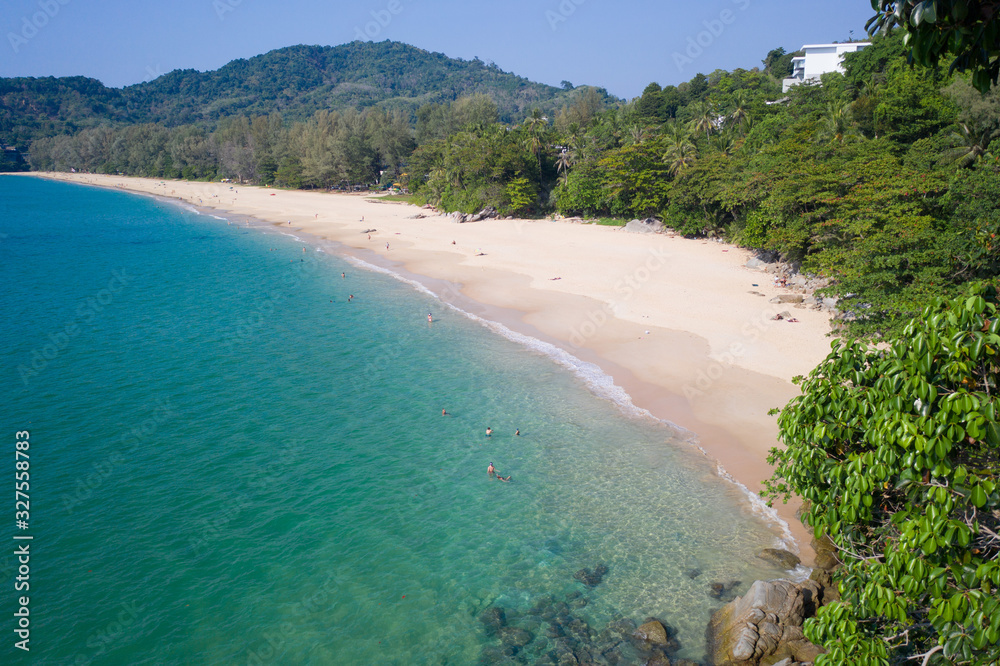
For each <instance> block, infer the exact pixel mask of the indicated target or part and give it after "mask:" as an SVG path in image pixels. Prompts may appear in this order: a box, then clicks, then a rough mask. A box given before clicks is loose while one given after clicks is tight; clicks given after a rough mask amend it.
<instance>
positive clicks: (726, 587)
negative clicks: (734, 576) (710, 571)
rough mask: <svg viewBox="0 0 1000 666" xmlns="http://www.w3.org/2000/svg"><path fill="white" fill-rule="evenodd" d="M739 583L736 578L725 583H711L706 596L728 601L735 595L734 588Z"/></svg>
mask: <svg viewBox="0 0 1000 666" xmlns="http://www.w3.org/2000/svg"><path fill="white" fill-rule="evenodd" d="M740 584H741V583H740V581H738V580H731V581H728V582H725V583H712V586H711V588H710V590H709V593H708V596H710V597H712V598H713V599H719V600H720V601H730V600H732V599H734V598H735V597H736V589H737V588H738V587H739V586H740Z"/></svg>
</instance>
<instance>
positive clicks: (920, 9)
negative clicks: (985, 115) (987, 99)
mask: <svg viewBox="0 0 1000 666" xmlns="http://www.w3.org/2000/svg"><path fill="white" fill-rule="evenodd" d="M872 9H874V10H876V12H877V13H876V14H875V16H873V17H872V18H871V19H870V20H869V21H868V29H869V31H870V32H871V33H872V34H875V33H876V32H883V33H887V32H889V31H891V30H892V29H893V28H894V27H897V26H899V27H901V28H902V29H903V30H904V31H905V32H906V38H907V46H908V47H909V50H910V58H911V59H912V60H913V62H916V63H919V64H921V65H925V66H930V67H933V66H935V65H937V63H938V60H939V59H941V58H943V57H953V58H954V59H953V60H952V61H951V66H950V69H951V70H958V71H960V72H966V71H968V72H972V81H973V83H974V84H975V86H976V87H977V88H978V89H979V90H980V91H981V92H986V91H987V90H989V89H990V84H993V85H996V83H997V79H998V77H1000V11H998V7H997V3H996V1H995V0H931V1H930V2H926V1H925V0H872Z"/></svg>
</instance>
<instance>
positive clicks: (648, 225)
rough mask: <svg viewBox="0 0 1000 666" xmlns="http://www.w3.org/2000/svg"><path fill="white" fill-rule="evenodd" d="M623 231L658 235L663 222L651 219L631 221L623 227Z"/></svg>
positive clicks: (661, 230) (661, 229)
mask: <svg viewBox="0 0 1000 666" xmlns="http://www.w3.org/2000/svg"><path fill="white" fill-rule="evenodd" d="M625 231H627V232H629V233H633V234H658V233H662V232H663V222H660V221H659V220H657V219H655V218H652V217H648V218H646V219H645V220H632V221H631V222H629V223H628V224H626V225H625Z"/></svg>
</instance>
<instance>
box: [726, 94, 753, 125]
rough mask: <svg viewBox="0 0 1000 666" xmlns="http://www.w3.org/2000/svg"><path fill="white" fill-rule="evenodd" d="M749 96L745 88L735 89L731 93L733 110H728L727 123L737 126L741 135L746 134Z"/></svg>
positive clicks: (748, 116)
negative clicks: (733, 93)
mask: <svg viewBox="0 0 1000 666" xmlns="http://www.w3.org/2000/svg"><path fill="white" fill-rule="evenodd" d="M749 107H750V98H749V97H748V96H747V92H746V91H745V90H737V91H736V94H735V95H733V110H732V111H730V112H729V119H728V120H729V123H730V124H732V125H734V126H736V127H739V128H740V133H741V134H742V135H743V136H746V134H747V128H746V127H745V125H746V123H747V121H748V119H749V118H750V109H749Z"/></svg>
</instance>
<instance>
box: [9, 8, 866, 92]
mask: <svg viewBox="0 0 1000 666" xmlns="http://www.w3.org/2000/svg"><path fill="white" fill-rule="evenodd" d="M871 14H872V10H871V5H870V3H869V1H868V0H843V1H841V2H829V0H825V1H822V2H821V1H814V0H795V1H794V2H793V1H792V0H772V1H767V0H707V1H695V2H691V1H689V0H685V1H679V0H664V1H662V2H638V1H635V0H614V1H612V0H507V1H506V2H498V1H497V0H491V1H487V0H464V1H460V0H440V1H434V0H360V1H359V0H354V1H352V2H340V1H333V2H323V1H321V0H283V1H282V2H275V1H273V0H171V1H170V2H156V3H153V2H138V1H137V0H131V1H125V0H101V1H100V2H93V1H88V0H4V3H3V11H2V16H0V35H2V43H0V76H4V77H9V76H71V75H85V76H90V77H93V78H96V79H99V80H101V81H102V82H104V83H105V84H106V85H109V86H124V85H129V84H132V83H138V82H141V81H144V80H148V79H150V78H153V77H155V76H156V75H159V74H163V73H166V72H169V71H171V70H173V69H187V68H194V69H198V70H210V69H217V68H218V67H221V66H222V65H224V64H225V63H227V62H229V61H230V60H234V59H236V58H248V57H252V56H254V55H258V54H260V53H265V52H267V51H270V50H272V49H276V48H280V47H283V46H290V45H293V44H322V45H336V44H343V43H345V42H349V41H351V40H353V39H355V38H357V37H358V36H359V35H364V36H365V37H366V38H368V37H372V38H374V40H375V41H382V40H384V39H391V40H394V41H401V42H406V43H409V44H413V45H415V46H419V47H421V48H423V49H426V50H428V51H439V52H441V53H444V54H446V55H448V56H451V57H456V58H464V59H467V60H468V59H472V58H473V57H479V58H480V59H481V60H483V61H485V62H490V61H492V62H495V63H496V64H497V65H498V66H500V67H501V68H502V69H504V70H506V71H509V72H514V73H516V74H519V75H521V76H525V77H527V78H529V79H532V80H534V81H540V82H542V83H548V84H552V85H559V84H560V82H562V81H563V80H568V81H571V82H572V83H574V84H576V85H582V84H589V85H597V86H602V87H605V88H607V89H608V91H609V92H611V93H612V94H615V95H618V96H619V97H625V98H631V97H635V96H637V95H639V94H641V93H642V90H643V88H645V87H646V85H648V84H649V83H650V82H652V81H656V82H658V83H660V84H661V85H668V84H677V83H680V82H682V81H687V80H688V79H690V78H691V77H692V76H694V75H695V74H697V73H698V72H703V73H706V74H707V73H709V72H711V71H713V70H715V69H720V68H721V69H727V70H731V69H735V68H737V67H744V68H747V69H749V68H751V67H754V66H758V65H759V64H760V60H761V59H762V58H763V57H764V56H765V55H766V54H767V52H768V51H769V50H771V49H772V48H775V47H778V46H783V47H785V48H786V49H788V50H790V51H791V50H795V49H798V48H799V47H800V46H802V45H803V44H812V43H817V42H829V41H844V40H847V39H848V38H849V37H850V34H851V31H852V30H853V31H854V37H855V38H860V37H863V36H864V25H865V21H866V20H867V19H868V17H869V16H870V15H871Z"/></svg>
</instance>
